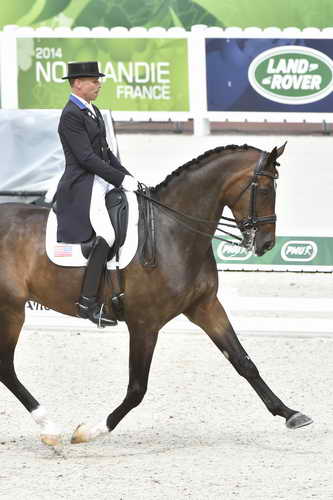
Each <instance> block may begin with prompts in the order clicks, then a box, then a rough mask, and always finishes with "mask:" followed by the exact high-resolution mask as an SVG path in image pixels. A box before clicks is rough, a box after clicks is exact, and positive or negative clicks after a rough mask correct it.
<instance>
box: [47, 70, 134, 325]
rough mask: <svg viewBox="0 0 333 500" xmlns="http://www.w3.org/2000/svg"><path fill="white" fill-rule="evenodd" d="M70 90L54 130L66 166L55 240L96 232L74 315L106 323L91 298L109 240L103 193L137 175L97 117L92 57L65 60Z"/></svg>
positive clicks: (129, 184)
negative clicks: (111, 145) (113, 147)
mask: <svg viewBox="0 0 333 500" xmlns="http://www.w3.org/2000/svg"><path fill="white" fill-rule="evenodd" d="M67 73H68V75H67V76H64V78H63V79H68V80H69V84H70V86H71V92H72V93H71V95H70V97H69V101H68V102H67V104H66V106H65V108H64V109H63V111H62V114H61V117H60V122H59V127H58V132H59V136H60V140H61V143H62V147H63V150H64V154H65V160H66V167H65V171H64V173H63V175H62V177H61V179H60V182H59V184H58V187H57V191H56V196H55V198H56V201H57V219H58V233H57V241H59V242H66V243H81V242H85V241H87V240H89V239H90V238H91V237H92V236H93V234H94V233H95V234H96V241H95V244H94V246H93V249H92V250H91V253H90V256H89V260H88V263H87V267H86V270H85V274H84V278H83V284H82V289H81V296H80V299H79V302H78V304H77V305H78V315H79V316H80V317H81V318H89V319H90V320H91V321H93V322H94V323H96V324H98V325H100V326H112V325H115V324H116V321H114V320H112V319H110V318H108V317H107V316H106V315H105V314H104V313H103V310H102V306H101V305H100V304H99V303H98V301H97V295H98V288H99V284H100V280H101V276H102V273H103V270H104V267H105V262H106V259H107V255H108V253H109V250H110V248H111V247H112V245H113V243H114V239H115V234H114V230H113V227H112V224H111V222H110V218H109V215H108V212H107V209H106V207H105V194H106V193H107V192H108V191H109V190H110V189H112V188H113V187H114V186H116V187H119V186H121V187H122V188H124V189H125V190H126V191H135V190H136V189H137V182H138V181H137V180H136V179H134V177H132V176H131V174H130V173H129V172H128V170H126V168H125V167H123V166H122V164H121V163H120V161H119V160H118V158H117V157H116V156H115V155H114V154H113V153H112V151H111V150H110V148H109V146H108V144H107V141H106V131H105V124H104V121H103V117H102V115H101V112H100V111H99V109H98V108H97V107H96V106H94V105H93V104H92V103H91V101H93V100H95V99H96V97H97V96H98V93H99V91H100V88H101V81H100V77H103V76H105V75H104V74H103V73H100V72H99V69H98V64H97V62H95V61H89V62H71V63H68V71H67Z"/></svg>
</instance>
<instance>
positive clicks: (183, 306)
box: [0, 145, 312, 446]
mask: <svg viewBox="0 0 333 500" xmlns="http://www.w3.org/2000/svg"><path fill="white" fill-rule="evenodd" d="M283 151H284V146H282V147H280V148H274V149H273V150H272V151H271V152H270V153H266V152H263V151H261V150H259V149H256V148H253V147H250V146H246V145H244V146H226V147H220V148H216V149H214V150H211V151H208V152H206V153H205V154H203V155H201V156H199V157H198V158H196V159H195V160H192V161H190V162H189V163H187V164H185V165H183V166H182V167H179V168H178V169H177V170H175V171H174V172H173V173H172V174H170V175H169V176H168V177H167V178H166V179H165V180H164V182H162V183H161V184H159V185H158V186H156V187H155V188H153V189H152V191H151V193H152V194H151V196H152V198H154V199H155V200H157V201H158V202H160V203H163V204H165V205H167V206H168V207H171V208H172V209H173V210H175V211H177V212H178V213H181V214H187V215H188V216H189V217H190V218H191V219H190V220H191V230H190V229H189V227H188V224H181V223H180V222H184V218H183V217H182V216H172V217H171V216H170V213H168V211H167V210H163V209H161V207H160V206H158V205H156V206H154V212H155V216H156V221H155V224H156V248H157V267H155V268H144V267H142V265H141V263H140V259H139V253H138V252H137V254H136V256H135V258H134V259H133V261H132V262H131V263H130V264H129V265H128V266H127V268H126V269H125V270H123V271H122V273H123V281H124V289H125V301H124V306H125V320H126V323H127V326H128V330H129V334H130V352H129V384H128V388H127V393H126V396H125V398H124V400H123V401H122V403H121V404H120V405H119V406H118V407H117V408H116V409H115V410H114V411H113V412H112V413H110V414H109V415H108V416H107V417H106V418H105V420H103V421H102V422H100V423H98V424H97V425H95V426H87V425H80V426H79V427H78V428H77V429H76V431H75V432H74V434H73V437H72V443H80V442H87V441H89V440H91V439H93V438H96V437H97V436H99V435H100V434H102V433H105V432H110V431H112V430H113V429H114V428H115V427H116V425H117V424H118V423H119V422H120V420H121V419H122V418H123V417H124V416H125V415H126V414H127V413H128V412H129V411H130V410H131V409H133V408H134V407H135V406H137V405H139V403H140V402H141V401H142V399H143V397H144V395H145V392H146V389H147V382H148V375H149V369H150V364H151V360H152V356H153V352H154V348H155V345H156V341H157V337H158V332H159V330H160V329H161V328H162V327H163V326H164V325H165V324H166V323H167V322H168V321H169V320H171V319H172V318H174V317H175V316H177V315H179V314H181V313H183V314H185V315H186V316H187V318H188V319H189V320H190V321H192V322H193V323H195V324H196V325H199V326H200V327H201V328H202V329H203V330H204V332H206V334H207V335H208V336H209V337H210V338H211V340H212V341H213V342H214V343H215V344H216V346H217V347H218V348H219V349H220V351H221V352H222V353H223V354H224V356H225V357H226V358H227V359H228V360H229V361H230V363H231V364H232V365H233V367H234V368H235V369H236V370H237V372H238V373H239V374H240V375H241V376H242V377H244V378H245V379H246V380H247V381H248V382H249V384H250V385H251V386H252V387H253V389H254V390H255V391H256V393H257V394H258V396H259V397H260V399H261V400H262V401H263V403H264V404H265V405H266V407H267V409H268V410H269V411H270V412H271V414H272V415H279V416H281V417H284V418H285V420H286V425H287V427H289V428H297V427H302V426H304V425H307V424H310V423H311V422H312V420H311V419H310V418H309V417H307V416H306V415H304V414H302V413H300V412H299V411H296V410H292V409H290V408H288V407H287V406H286V405H285V404H284V403H283V402H282V401H281V400H280V399H279V398H278V397H277V396H276V395H275V394H274V393H273V392H272V391H271V389H270V388H269V387H268V386H267V385H266V383H265V382H264V381H263V379H262V378H261V377H260V375H259V372H258V370H257V368H256V366H255V365H254V363H253V362H252V361H251V359H250V358H249V356H248V355H247V353H246V351H245V350H244V349H243V347H242V345H241V344H240V342H239V340H238V338H237V336H236V334H235V332H234V330H233V328H232V326H231V324H230V321H229V319H228V317H227V315H226V313H225V311H224V309H223V307H222V305H221V304H220V302H219V301H218V299H217V296H216V294H217V288H218V275H217V269H216V263H215V259H214V255H213V251H212V245H211V238H210V237H207V236H206V235H203V234H202V233H203V232H207V224H208V226H209V227H208V232H209V233H214V231H215V229H216V227H217V224H218V221H219V219H220V217H221V215H222V211H223V208H224V206H228V207H230V209H231V210H232V213H233V216H234V218H235V220H236V222H237V223H238V225H239V227H240V228H241V230H242V231H243V232H244V234H245V233H246V234H248V233H249V231H250V232H251V231H252V235H253V238H252V240H251V243H250V246H251V247H252V248H253V251H254V252H255V253H256V254H257V255H259V256H260V255H263V254H264V253H265V252H266V251H268V250H270V249H271V248H272V247H273V245H274V243H275V219H276V217H275V214H274V211H275V179H276V178H277V169H276V166H277V158H278V157H279V156H280V155H281V154H282V153H283ZM173 215H174V214H173ZM47 216H48V210H47V209H45V208H39V207H34V206H31V205H22V204H16V203H9V204H3V205H1V206H0V262H1V272H0V381H1V382H2V383H3V384H4V385H5V386H6V387H7V388H8V389H9V390H10V391H11V392H12V393H13V394H14V395H15V396H16V397H17V398H18V399H19V401H20V402H21V403H22V404H23V405H24V406H25V408H26V409H27V410H28V411H29V412H30V413H31V415H32V417H33V418H34V420H35V421H36V423H37V424H38V425H39V428H40V431H41V439H42V441H43V442H44V443H45V444H48V445H52V446H56V445H57V444H58V443H59V442H60V439H61V435H60V432H59V430H58V429H57V427H56V425H55V424H54V423H53V421H52V420H51V419H50V418H49V417H48V415H47V412H46V410H45V408H44V407H43V406H42V405H40V403H39V402H38V401H36V399H35V398H34V397H33V396H32V395H31V394H30V392H28V390H27V389H26V388H25V387H24V386H23V385H22V383H21V382H20V381H19V379H18V378H17V375H16V373H15V369H14V351H15V346H16V343H17V341H18V337H19V334H20V331H21V328H22V326H23V323H24V315H25V303H26V301H28V300H35V301H36V302H39V303H40V304H43V305H45V306H47V307H49V308H51V309H54V310H56V311H59V312H61V313H64V314H68V315H71V316H76V308H75V302H76V301H77V299H78V297H79V294H80V288H81V281H82V277H83V272H84V268H62V267H59V266H56V265H55V264H53V263H52V262H50V261H49V259H48V257H47V255H46V253H45V226H46V221H47ZM203 220H206V221H207V220H208V221H211V222H212V221H213V223H210V224H209V223H207V222H206V223H204V222H202V221H203ZM195 231H198V232H195ZM139 236H140V237H141V236H142V234H141V235H139ZM248 246H249V243H248ZM108 287H109V285H108V281H107V280H106V282H105V284H104V285H103V288H104V289H103V290H101V294H103V297H105V296H108V295H110V294H111V290H110V289H109V288H108Z"/></svg>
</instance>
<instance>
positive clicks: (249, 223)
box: [231, 151, 279, 250]
mask: <svg viewBox="0 0 333 500" xmlns="http://www.w3.org/2000/svg"><path fill="white" fill-rule="evenodd" d="M268 156H269V153H267V152H266V151H262V152H261V154H260V157H259V159H258V161H257V163H256V166H255V169H254V172H253V176H252V178H251V179H250V181H249V183H248V184H247V185H246V186H245V188H244V189H243V190H242V191H241V193H240V195H239V196H238V198H237V199H236V200H235V201H234V202H233V203H232V205H231V206H232V207H233V206H234V205H235V204H236V203H237V202H238V201H239V200H240V198H241V197H242V196H243V194H244V193H245V192H246V191H247V190H248V189H250V190H251V193H250V206H249V215H248V216H247V217H246V218H245V219H242V220H240V221H235V222H236V224H237V226H238V227H239V229H240V231H241V232H242V234H243V240H242V241H241V243H240V244H239V243H235V244H238V245H240V246H244V247H245V248H246V249H247V250H250V249H251V248H252V247H253V243H254V239H255V233H256V230H257V229H258V225H259V224H274V223H275V222H276V214H272V215H266V216H263V217H257V215H256V207H257V188H258V177H259V176H263V177H270V178H271V179H272V180H273V181H275V180H276V179H278V177H279V174H278V173H277V172H276V173H275V174H273V173H271V172H269V171H268V170H264V169H263V167H264V166H265V164H266V161H267V158H268ZM275 165H279V163H277V162H275V164H274V166H275ZM231 220H232V221H233V220H234V219H231ZM236 238H237V239H239V238H238V237H237V236H236Z"/></svg>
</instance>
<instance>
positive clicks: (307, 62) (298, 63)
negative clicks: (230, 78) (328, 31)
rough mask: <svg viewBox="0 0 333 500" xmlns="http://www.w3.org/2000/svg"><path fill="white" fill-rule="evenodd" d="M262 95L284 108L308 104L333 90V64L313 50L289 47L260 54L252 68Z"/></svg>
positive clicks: (251, 75)
mask: <svg viewBox="0 0 333 500" xmlns="http://www.w3.org/2000/svg"><path fill="white" fill-rule="evenodd" d="M248 77H249V82H250V84H251V86H252V87H253V88H254V90H255V91H256V92H258V94H260V95H262V96H263V97H266V99H270V100H271V101H275V102H279V103H282V104H308V103H310V102H315V101H319V100H320V99H323V98H324V97H326V96H327V95H328V94H330V93H331V92H332V90H333V61H332V59H331V58H330V57H328V56H327V55H326V54H323V53H322V52H320V51H319V50H315V49H311V48H309V47H299V46H297V45H286V46H284V47H276V48H274V49H269V50H266V51H264V52H262V53H261V54H259V55H258V56H257V57H256V58H255V59H253V61H252V63H251V64H250V66H249V71H248Z"/></svg>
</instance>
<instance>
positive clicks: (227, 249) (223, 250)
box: [216, 242, 252, 260]
mask: <svg viewBox="0 0 333 500" xmlns="http://www.w3.org/2000/svg"><path fill="white" fill-rule="evenodd" d="M216 253H217V256H218V258H219V259H220V260H247V259H249V258H250V257H252V251H248V250H246V248H243V247H239V246H237V245H232V244H231V243H227V242H222V243H220V244H219V245H218V247H217V250H216Z"/></svg>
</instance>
